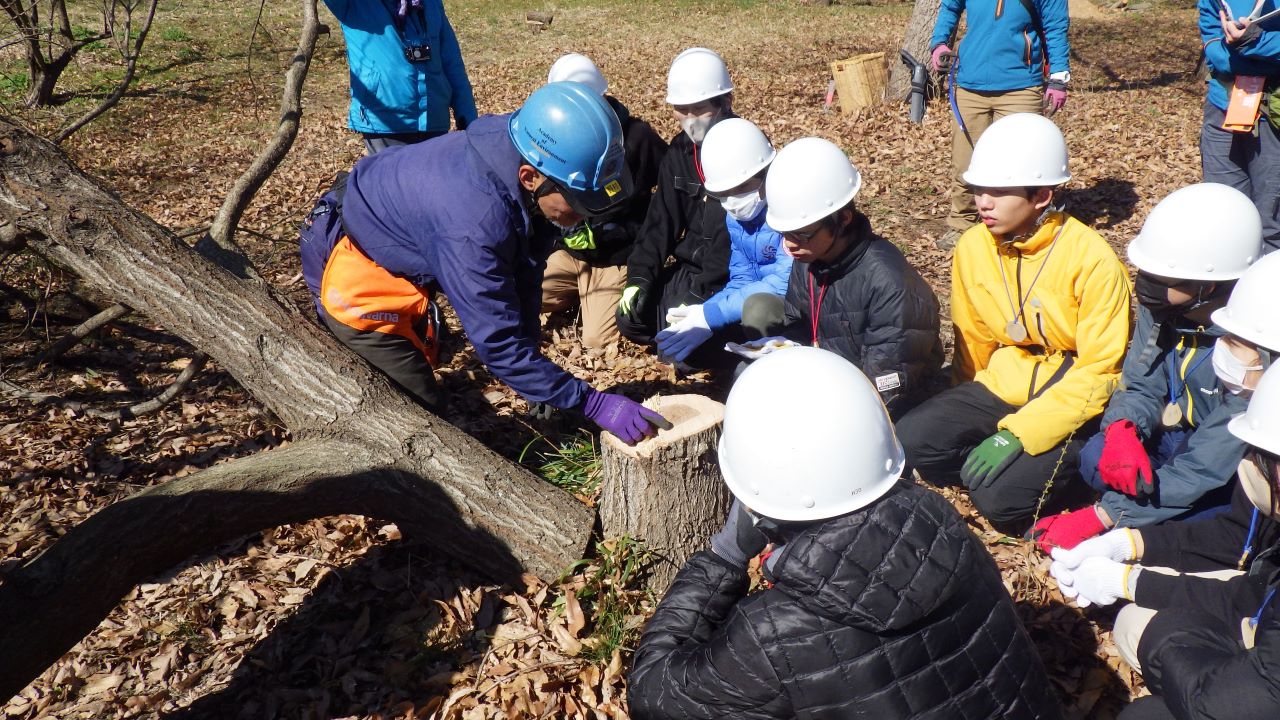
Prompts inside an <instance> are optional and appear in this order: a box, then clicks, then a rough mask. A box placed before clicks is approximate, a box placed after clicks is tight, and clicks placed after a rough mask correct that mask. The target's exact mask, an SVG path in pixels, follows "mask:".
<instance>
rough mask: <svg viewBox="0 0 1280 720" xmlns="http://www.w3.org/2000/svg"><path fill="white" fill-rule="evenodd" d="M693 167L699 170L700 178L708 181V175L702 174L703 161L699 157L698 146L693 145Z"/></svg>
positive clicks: (702, 180) (701, 180)
mask: <svg viewBox="0 0 1280 720" xmlns="http://www.w3.org/2000/svg"><path fill="white" fill-rule="evenodd" d="M693 169H694V170H697V171H698V180H699V181H700V182H706V181H707V176H706V175H703V174H702V161H701V160H699V159H698V146H697V145H694V146H693Z"/></svg>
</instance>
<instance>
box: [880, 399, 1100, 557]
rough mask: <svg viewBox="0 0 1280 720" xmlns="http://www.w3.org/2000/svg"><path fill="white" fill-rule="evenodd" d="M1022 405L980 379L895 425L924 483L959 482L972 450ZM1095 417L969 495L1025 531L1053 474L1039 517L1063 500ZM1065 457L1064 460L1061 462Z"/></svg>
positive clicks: (1008, 525)
mask: <svg viewBox="0 0 1280 720" xmlns="http://www.w3.org/2000/svg"><path fill="white" fill-rule="evenodd" d="M1017 409H1018V408H1016V407H1014V406H1013V405H1010V404H1009V403H1007V402H1005V401H1003V400H1001V399H1000V398H998V397H996V396H995V394H994V393H992V392H991V391H990V390H988V389H986V388H985V387H984V386H983V385H982V384H981V383H977V382H967V383H964V384H963V385H957V386H956V387H953V388H951V389H949V390H946V391H944V392H942V393H940V394H938V395H935V396H934V397H932V398H930V399H929V400H926V401H925V402H924V403H923V404H921V405H919V406H918V407H916V408H915V409H914V410H912V411H911V412H909V413H907V414H906V416H904V417H903V418H902V419H901V420H899V421H898V424H897V433H898V440H899V441H900V442H901V443H902V447H903V449H905V450H906V453H907V463H908V464H909V465H910V466H911V467H913V468H915V469H916V470H917V471H919V473H920V476H921V477H923V478H924V479H925V480H926V481H928V482H930V483H932V484H934V485H938V486H944V485H959V484H960V467H961V466H962V465H964V461H965V458H967V457H968V456H969V452H970V451H971V450H973V449H974V448H975V447H977V446H978V445H979V444H980V443H982V441H983V440H986V439H987V438H988V437H990V436H991V435H994V434H995V433H996V432H997V431H998V430H999V429H998V428H997V427H996V423H997V422H998V421H999V420H1000V418H1003V417H1004V416H1005V415H1008V414H1010V413H1012V412H1015V411H1016V410H1017ZM1096 427H1097V421H1096V420H1095V421H1092V422H1090V423H1086V424H1085V426H1084V427H1082V428H1080V429H1079V430H1077V431H1076V432H1075V434H1074V435H1072V436H1071V437H1070V438H1069V439H1068V440H1066V441H1064V442H1062V443H1059V444H1058V445H1056V446H1054V447H1053V448H1051V449H1050V450H1048V451H1047V452H1043V453H1041V454H1039V455H1030V454H1027V453H1023V454H1022V455H1019V456H1018V458H1017V459H1016V460H1014V461H1013V463H1012V464H1011V465H1010V466H1009V467H1008V468H1006V469H1005V471H1004V472H1002V473H1000V475H999V476H998V477H996V478H995V480H994V481H993V482H992V483H991V484H990V485H987V486H986V487H984V488H981V489H979V490H976V491H974V492H973V493H971V494H970V496H969V497H970V499H971V500H973V504H974V506H976V507H977V508H978V511H979V512H981V513H982V514H983V516H985V517H986V518H987V519H988V520H990V521H991V525H992V526H993V527H995V528H996V529H997V530H1000V531H1001V532H1005V533H1009V534H1011V535H1017V534H1021V533H1022V532H1024V531H1025V530H1026V529H1027V528H1028V527H1029V526H1030V524H1031V520H1032V518H1033V517H1035V514H1036V509H1037V507H1039V505H1040V497H1041V495H1042V494H1044V492H1045V485H1046V484H1047V483H1048V482H1049V480H1050V478H1052V479H1053V485H1052V487H1051V488H1050V489H1049V494H1048V497H1047V498H1046V502H1045V507H1043V508H1041V509H1040V515H1041V517H1044V516H1046V515H1048V514H1051V513H1052V512H1053V511H1054V509H1055V508H1056V507H1057V506H1059V505H1060V504H1061V500H1062V497H1063V492H1064V491H1065V490H1066V489H1067V486H1068V484H1069V483H1070V482H1071V480H1072V478H1074V477H1075V476H1076V474H1077V473H1078V470H1079V465H1080V449H1081V448H1082V447H1084V443H1085V441H1086V440H1088V439H1089V437H1091V436H1092V435H1093V433H1094V431H1095V429H1096ZM1059 461H1061V464H1059Z"/></svg>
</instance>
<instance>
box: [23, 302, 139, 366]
mask: <svg viewBox="0 0 1280 720" xmlns="http://www.w3.org/2000/svg"><path fill="white" fill-rule="evenodd" d="M130 312H133V311H132V310H131V309H130V308H129V307H128V306H127V305H123V304H121V303H116V304H115V305H112V306H111V307H109V308H107V309H105V310H103V311H102V312H100V313H98V314H96V315H94V316H93V317H91V318H89V319H88V320H85V321H84V322H82V323H80V324H79V325H77V326H75V328H73V329H72V330H71V332H69V333H67V334H66V335H63V336H62V337H61V338H60V339H59V340H58V342H56V343H54V344H53V345H52V346H51V347H50V348H49V349H48V350H46V351H45V352H43V353H41V354H40V356H39V357H37V358H36V359H35V361H34V362H33V363H32V365H34V366H35V367H40V366H42V365H46V364H48V363H49V362H51V361H53V360H56V359H58V358H60V357H62V356H63V355H64V354H65V353H66V352H67V351H68V350H70V349H71V348H73V347H75V346H76V345H78V344H79V343H80V341H81V340H84V339H85V338H86V337H88V336H89V335H90V334H92V333H93V332H94V331H95V330H97V329H98V328H101V327H102V326H104V325H107V324H109V323H111V322H112V321H114V320H118V319H120V318H122V317H124V316H125V315H128V314H129V313H130Z"/></svg>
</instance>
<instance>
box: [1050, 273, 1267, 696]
mask: <svg viewBox="0 0 1280 720" xmlns="http://www.w3.org/2000/svg"><path fill="white" fill-rule="evenodd" d="M1273 281H1274V280H1273ZM1227 429H1228V430H1229V431H1230V432H1231V434H1232V435H1234V436H1235V437H1236V438H1237V439H1238V440H1239V441H1240V442H1242V443H1244V444H1245V448H1246V449H1245V453H1244V459H1243V460H1241V461H1240V464H1239V466H1238V468H1237V473H1236V476H1237V478H1238V488H1239V489H1238V491H1237V500H1236V501H1235V503H1233V510H1232V511H1231V512H1229V513H1222V514H1219V515H1215V516H1213V517H1209V518H1203V519H1196V520H1193V521H1189V520H1175V521H1171V522H1166V523H1161V524H1159V525H1153V526H1150V527H1144V528H1141V529H1134V528H1119V529H1116V530H1112V531H1110V532H1108V533H1105V534H1103V535H1100V536H1098V537H1096V538H1092V539H1090V540H1086V541H1084V542H1083V543H1080V544H1079V545H1077V546H1076V547H1075V548H1073V549H1071V550H1066V549H1063V548H1056V549H1054V551H1053V564H1052V565H1051V566H1050V574H1051V575H1052V576H1053V577H1054V579H1055V580H1057V582H1058V586H1059V588H1060V589H1061V590H1062V594H1063V595H1064V596H1066V597H1067V598H1069V599H1074V601H1075V603H1076V604H1077V605H1079V606H1081V607H1086V606H1089V605H1099V606H1107V605H1111V604H1113V603H1116V602H1120V601H1128V602H1129V604H1127V605H1125V606H1124V607H1123V608H1121V610H1120V612H1119V614H1117V615H1116V616H1115V629H1114V632H1113V633H1112V637H1113V639H1114V640H1115V643H1116V649H1117V650H1118V651H1119V654H1120V657H1121V658H1123V659H1124V661H1125V662H1126V663H1128V664H1129V666H1130V667H1132V668H1133V669H1135V670H1137V671H1139V672H1140V673H1142V678H1143V680H1144V681H1145V682H1146V686H1147V688H1148V689H1149V690H1150V691H1151V695H1150V696H1148V697H1143V698H1139V699H1138V700H1135V701H1134V702H1133V703H1132V704H1131V705H1129V706H1128V707H1127V708H1125V710H1124V711H1123V712H1122V713H1120V719H1121V720H1173V719H1174V718H1177V719H1178V720H1210V719H1211V718H1223V717H1230V718H1233V720H1264V719H1266V720H1270V718H1275V717H1280V682H1277V678H1278V677H1280V667H1278V666H1277V661H1278V658H1280V571H1278V569H1280V560H1278V558H1280V370H1276V369H1275V368H1272V369H1270V370H1268V371H1267V372H1266V373H1265V374H1264V375H1263V376H1262V378H1261V379H1260V380H1259V381H1258V386H1257V390H1256V391H1254V393H1253V395H1252V396H1251V397H1250V398H1249V406H1248V409H1247V410H1246V411H1245V412H1244V413H1243V414H1241V415H1237V416H1236V417H1234V418H1232V419H1231V422H1229V423H1228V424H1227ZM1237 507H1240V508H1241V509H1243V508H1248V510H1249V511H1251V512H1250V513H1249V514H1248V516H1247V517H1248V518H1249V520H1248V522H1247V523H1246V524H1243V525H1242V523H1241V516H1240V515H1241V513H1240V512H1238V511H1237V510H1236V509H1235V508H1237ZM1223 565H1228V566H1229V567H1230V569H1229V570H1223V569H1222V567H1223Z"/></svg>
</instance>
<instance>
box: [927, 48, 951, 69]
mask: <svg viewBox="0 0 1280 720" xmlns="http://www.w3.org/2000/svg"><path fill="white" fill-rule="evenodd" d="M950 54H952V53H951V48H949V47H947V44H946V43H940V44H939V45H938V47H936V48H934V49H933V54H932V55H930V56H929V62H930V63H931V64H932V65H933V71H934V72H942V56H943V55H950Z"/></svg>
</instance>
